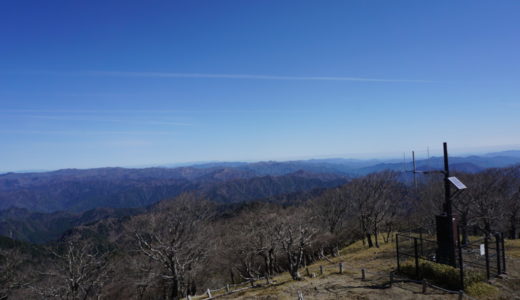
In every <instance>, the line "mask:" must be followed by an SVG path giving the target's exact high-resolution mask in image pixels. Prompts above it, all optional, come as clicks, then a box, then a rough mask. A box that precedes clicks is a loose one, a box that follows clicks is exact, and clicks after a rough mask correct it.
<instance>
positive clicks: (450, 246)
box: [412, 142, 466, 266]
mask: <svg viewBox="0 0 520 300" xmlns="http://www.w3.org/2000/svg"><path fill="white" fill-rule="evenodd" d="M443 150H444V151H443V152H444V170H431V171H430V170H427V171H417V169H416V164H415V152H414V151H412V159H413V173H414V182H415V184H417V182H416V180H415V174H416V173H423V174H433V173H440V174H443V175H444V205H443V208H444V209H443V211H444V213H443V214H442V215H440V216H436V223H437V257H436V258H437V261H438V262H440V263H444V264H447V265H451V266H456V253H455V249H456V247H455V246H456V241H455V240H456V238H457V234H458V233H457V226H456V220H455V218H454V217H453V211H452V207H451V206H452V200H453V199H454V198H455V197H456V196H457V195H459V193H461V192H462V191H463V190H464V189H466V186H465V185H464V184H463V183H462V182H461V181H460V180H459V179H458V178H457V177H454V176H450V166H449V162H448V144H447V143H446V142H444V143H443ZM428 156H429V148H428ZM452 185H453V186H455V188H456V189H457V191H456V192H455V193H453V194H452V193H451V186H452Z"/></svg>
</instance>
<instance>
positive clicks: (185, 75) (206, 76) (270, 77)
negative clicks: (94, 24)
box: [22, 71, 434, 83]
mask: <svg viewBox="0 0 520 300" xmlns="http://www.w3.org/2000/svg"><path fill="white" fill-rule="evenodd" d="M22 73H28V74H47V75H70V76H112V77H148V78H193V79H250V80H285V81H291V80H292V81H357V82H415V83H431V82H434V81H431V80H422V79H389V78H367V77H341V76H280V75H261V74H260V75H253V74H208V73H171V72H126V71H78V72H61V71H30V72H22Z"/></svg>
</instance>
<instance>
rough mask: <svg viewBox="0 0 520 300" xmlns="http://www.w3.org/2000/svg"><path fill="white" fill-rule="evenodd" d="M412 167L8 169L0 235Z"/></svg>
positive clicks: (3, 177)
mask: <svg viewBox="0 0 520 300" xmlns="http://www.w3.org/2000/svg"><path fill="white" fill-rule="evenodd" d="M515 164H520V151H504V152H499V153H490V154H486V155H480V156H467V157H450V169H451V170H455V171H462V172H470V173H473V172H479V171H481V170H484V169H486V168H494V167H506V166H510V165H515ZM416 166H417V169H418V170H430V169H441V168H442V166H443V160H442V157H431V158H430V159H427V160H418V161H416ZM411 169H412V164H411V162H408V163H406V164H405V163H403V162H400V161H398V160H387V161H384V160H355V159H313V160H302V161H286V162H276V161H267V162H255V163H245V162H211V163H203V164H196V165H193V166H185V167H177V168H166V167H162V168H158V167H156V168H143V169H126V168H98V169H86V170H78V169H65V170H58V171H53V172H39V173H6V174H0V235H4V236H12V237H14V238H16V239H20V240H25V241H31V242H36V243H42V242H46V241H49V240H53V239H57V238H59V237H60V236H61V235H62V234H63V233H64V231H65V230H67V229H70V228H73V227H75V226H80V225H85V224H88V223H91V222H95V221H98V220H101V219H106V218H119V217H123V216H128V215H133V214H135V213H139V212H141V211H142V209H145V208H146V207H148V206H150V205H153V204H154V203H156V202H158V201H161V200H165V199H169V198H173V197H175V196H177V195H179V194H181V193H183V192H188V191H196V192H198V193H200V194H202V195H203V196H205V197H206V198H208V199H210V200H213V201H215V202H217V203H223V204H231V203H242V202H249V201H255V200H259V199H262V200H268V201H276V202H283V201H297V198H298V197H301V195H303V194H302V193H313V191H318V190H321V189H325V188H330V187H335V186H340V185H342V184H344V183H346V182H347V181H348V180H349V179H350V178H352V177H356V176H362V175H365V174H369V173H372V172H378V171H382V170H395V171H404V170H411ZM299 195H300V196H299Z"/></svg>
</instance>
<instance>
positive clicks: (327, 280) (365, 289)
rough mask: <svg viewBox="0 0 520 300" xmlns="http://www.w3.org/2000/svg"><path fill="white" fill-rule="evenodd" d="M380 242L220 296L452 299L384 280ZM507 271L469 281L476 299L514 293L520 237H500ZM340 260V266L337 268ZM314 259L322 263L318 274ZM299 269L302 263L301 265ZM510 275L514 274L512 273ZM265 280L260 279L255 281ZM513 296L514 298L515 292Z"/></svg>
mask: <svg viewBox="0 0 520 300" xmlns="http://www.w3.org/2000/svg"><path fill="white" fill-rule="evenodd" d="M380 245H381V247H380V248H368V247H367V246H365V245H363V243H362V242H361V241H358V242H355V243H353V244H352V245H350V246H348V247H346V248H344V249H342V250H341V251H340V256H338V257H334V258H331V259H330V261H331V262H329V261H319V262H316V263H314V264H312V265H309V266H308V268H309V272H310V273H311V274H312V273H314V274H315V275H316V277H315V278H311V277H307V276H304V278H303V279H302V280H300V281H294V280H292V279H291V278H290V276H289V274H288V273H283V274H280V275H278V276H275V277H274V278H273V284H272V285H269V286H265V285H264V286H261V285H260V286H258V287H256V288H253V289H248V290H245V291H241V292H238V293H233V294H230V295H227V296H223V297H221V299H261V300H270V299H280V300H284V299H296V298H297V296H298V292H299V291H301V292H302V293H303V295H304V297H305V299H325V300H327V299H386V300H391V299H399V300H408V299H410V300H411V299H458V296H457V295H453V294H447V293H444V292H441V291H439V290H434V289H431V288H430V289H428V292H427V293H426V294H422V286H421V285H419V284H415V283H394V285H393V286H392V287H391V288H390V287H389V286H388V281H389V272H390V271H391V270H393V269H394V268H395V264H396V261H395V244H394V243H393V242H390V243H383V242H381V244H380ZM506 248H507V256H508V266H509V267H510V271H509V274H510V275H509V277H506V278H504V279H495V280H493V281H492V282H491V283H492V285H489V284H479V285H475V286H473V287H472V288H471V290H470V291H469V292H470V293H471V295H472V296H473V297H475V298H477V299H515V297H518V296H519V295H520V279H515V278H520V240H519V241H506ZM340 262H343V263H344V272H343V274H339V273H338V271H339V266H338V264H339V263H340ZM320 265H321V266H324V274H323V275H321V274H320V273H319V272H320ZM362 268H364V269H366V272H367V273H366V280H365V281H362V280H361V269H362ZM301 274H302V275H305V274H306V271H305V268H303V269H302V270H301ZM515 276H516V277H515ZM261 284H265V282H261ZM516 299H520V297H519V298H516Z"/></svg>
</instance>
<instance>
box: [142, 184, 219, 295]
mask: <svg viewBox="0 0 520 300" xmlns="http://www.w3.org/2000/svg"><path fill="white" fill-rule="evenodd" d="M211 216H212V207H211V205H209V204H208V203H207V202H206V201H204V200H203V199H200V198H198V197H197V196H196V195H194V194H183V195H181V196H179V197H178V198H176V199H175V200H173V201H168V202H164V203H162V204H160V205H159V206H158V207H157V208H156V210H155V211H154V212H153V213H151V214H147V215H143V216H139V217H136V218H135V219H134V229H135V232H134V234H135V238H136V242H137V246H138V250H139V252H140V253H141V254H142V255H144V256H146V257H148V258H150V259H151V260H153V261H156V262H158V263H159V264H160V265H161V270H162V271H161V274H160V275H161V278H162V279H163V280H165V281H166V282H168V283H169V295H168V298H169V299H180V298H181V297H183V296H185V295H186V294H187V293H188V290H189V289H190V286H189V284H190V282H191V275H192V273H193V271H194V270H195V268H196V267H197V264H199V263H201V262H203V261H204V260H205V259H206V257H207V254H208V251H209V248H210V244H211V242H210V239H209V238H208V236H210V235H209V230H210V228H209V227H208V226H207V225H208V221H209V220H210V218H211Z"/></svg>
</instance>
